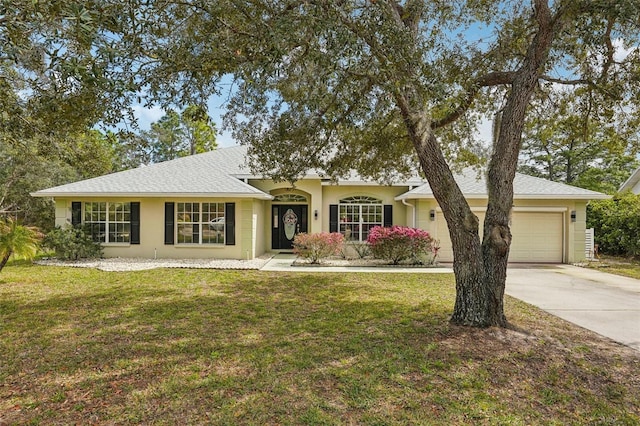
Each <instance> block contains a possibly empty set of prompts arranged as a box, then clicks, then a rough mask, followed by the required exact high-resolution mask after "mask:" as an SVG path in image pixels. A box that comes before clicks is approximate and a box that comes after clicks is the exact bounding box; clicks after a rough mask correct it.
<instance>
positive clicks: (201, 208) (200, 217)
mask: <svg viewBox="0 0 640 426" xmlns="http://www.w3.org/2000/svg"><path fill="white" fill-rule="evenodd" d="M176 204H177V207H176V208H177V212H178V214H177V221H176V222H177V231H178V232H177V234H178V244H224V203H176Z"/></svg>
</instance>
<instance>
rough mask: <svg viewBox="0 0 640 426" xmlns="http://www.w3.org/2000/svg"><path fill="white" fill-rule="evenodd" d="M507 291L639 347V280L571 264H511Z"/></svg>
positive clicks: (546, 309)
mask: <svg viewBox="0 0 640 426" xmlns="http://www.w3.org/2000/svg"><path fill="white" fill-rule="evenodd" d="M506 292H507V294H509V295H510V296H513V297H516V298H518V299H520V300H523V301H525V302H527V303H530V304H532V305H535V306H537V307H539V308H541V309H543V310H545V311H547V312H549V313H551V314H553V315H556V316H558V317H560V318H563V319H565V320H567V321H570V322H572V323H574V324H577V325H579V326H581V327H584V328H587V329H589V330H593V331H595V332H596V333H599V334H601V335H603V336H606V337H609V338H610V339H613V340H615V341H616V342H619V343H622V344H625V345H627V346H630V347H632V348H634V349H637V350H640V280H636V279H633V278H626V277H620V276H617V275H613V274H607V273H604V272H600V271H595V270H593V269H586V268H580V267H577V266H571V265H540V266H538V265H535V266H532V265H528V266H518V265H515V266H510V267H509V269H508V272H507V287H506Z"/></svg>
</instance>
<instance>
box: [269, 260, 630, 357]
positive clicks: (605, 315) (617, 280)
mask: <svg viewBox="0 0 640 426" xmlns="http://www.w3.org/2000/svg"><path fill="white" fill-rule="evenodd" d="M295 259H296V256H295V255H293V254H278V255H276V256H274V257H273V258H272V259H271V260H270V261H269V262H267V264H266V265H265V266H264V267H263V268H262V269H261V270H262V271H286V272H373V273H418V274H429V273H453V270H452V269H451V268H450V267H445V268H399V267H388V268H386V267H354V266H349V267H346V266H292V263H293V261H294V260H295ZM506 293H507V294H508V295H510V296H513V297H515V298H517V299H520V300H522V301H524V302H527V303H530V304H532V305H534V306H537V307H539V308H541V309H543V310H545V311H547V312H549V313H551V314H553V315H556V316H558V317H560V318H562V319H565V320H567V321H569V322H572V323H574V324H576V325H579V326H580V327H584V328H586V329H589V330H592V331H595V332H596V333H598V334H601V335H603V336H605V337H608V338H610V339H612V340H615V341H616V342H619V343H622V344H624V345H627V346H630V347H632V348H634V349H637V350H639V351H640V280H636V279H633V278H626V277H621V276H618V275H613V274H607V273H604V272H600V271H596V270H593V269H587V268H580V267H577V266H571V265H513V266H510V267H509V270H508V273H507V286H506Z"/></svg>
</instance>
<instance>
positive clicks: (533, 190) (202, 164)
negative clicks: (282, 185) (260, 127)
mask: <svg viewBox="0 0 640 426" xmlns="http://www.w3.org/2000/svg"><path fill="white" fill-rule="evenodd" d="M246 155H247V148H246V147H244V146H234V147H229V148H220V149H217V150H215V151H211V152H206V153H204V154H197V155H192V156H188V157H183V158H178V159H175V160H171V161H165V162H163V163H156V164H151V165H149V166H143V167H138V168H136V169H131V170H126V171H123V172H118V173H112V174H109V175H105V176H100V177H96V178H93V179H86V180H82V181H79V182H74V183H69V184H67V185H61V186H56V187H53V188H48V189H43V190H41V191H37V192H34V193H32V194H31V195H33V196H36V197H64V196H97V195H99V196H116V197H117V196H120V197H121V196H136V197H158V196H191V197H195V196H203V197H205V196H206V197H212V196H213V197H248V198H259V199H271V198H272V196H271V195H269V194H267V193H265V192H263V191H260V190H259V189H257V188H255V187H253V186H251V185H249V184H247V183H245V182H244V181H243V180H246V179H260V178H261V177H260V176H255V175H253V174H251V172H250V171H249V169H248V167H246V166H245V158H246ZM307 178H312V179H314V178H315V179H319V178H322V176H319V175H318V174H317V173H310V174H309V175H308V176H307ZM456 182H457V183H458V185H459V186H460V188H461V189H462V192H463V193H464V194H465V196H466V197H467V198H486V197H487V191H486V183H485V180H484V175H483V174H482V173H481V174H478V172H477V171H474V170H473V169H465V170H464V171H463V172H462V173H461V174H459V175H457V176H456ZM338 183H339V184H342V185H363V184H367V185H375V183H372V182H367V181H365V180H364V179H362V178H361V177H360V176H359V175H357V174H356V173H352V174H351V175H350V176H349V177H348V178H346V179H343V180H340V181H339V182H338ZM398 185H402V186H416V185H420V186H417V187H416V188H415V189H413V190H411V191H408V192H406V193H404V194H402V195H399V196H398V197H396V200H402V199H413V198H433V193H432V191H431V188H430V187H429V184H426V183H425V184H422V182H421V181H420V180H419V179H410V180H408V181H405V182H400V183H398ZM514 197H515V198H567V199H598V198H607V196H606V195H605V194H601V193H599V192H594V191H589V190H586V189H581V188H576V187H573V186H569V185H564V184H561V183H557V182H551V181H548V180H545V179H540V178H535V177H532V176H526V175H522V174H516V178H515V181H514Z"/></svg>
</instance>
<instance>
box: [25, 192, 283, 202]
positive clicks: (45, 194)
mask: <svg viewBox="0 0 640 426" xmlns="http://www.w3.org/2000/svg"><path fill="white" fill-rule="evenodd" d="M30 195H31V196H32V197H50V198H72V197H83V198H107V197H108V198H254V199H258V200H273V196H271V195H269V194H265V193H256V194H247V193H237V192H32V193H31V194H30Z"/></svg>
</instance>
